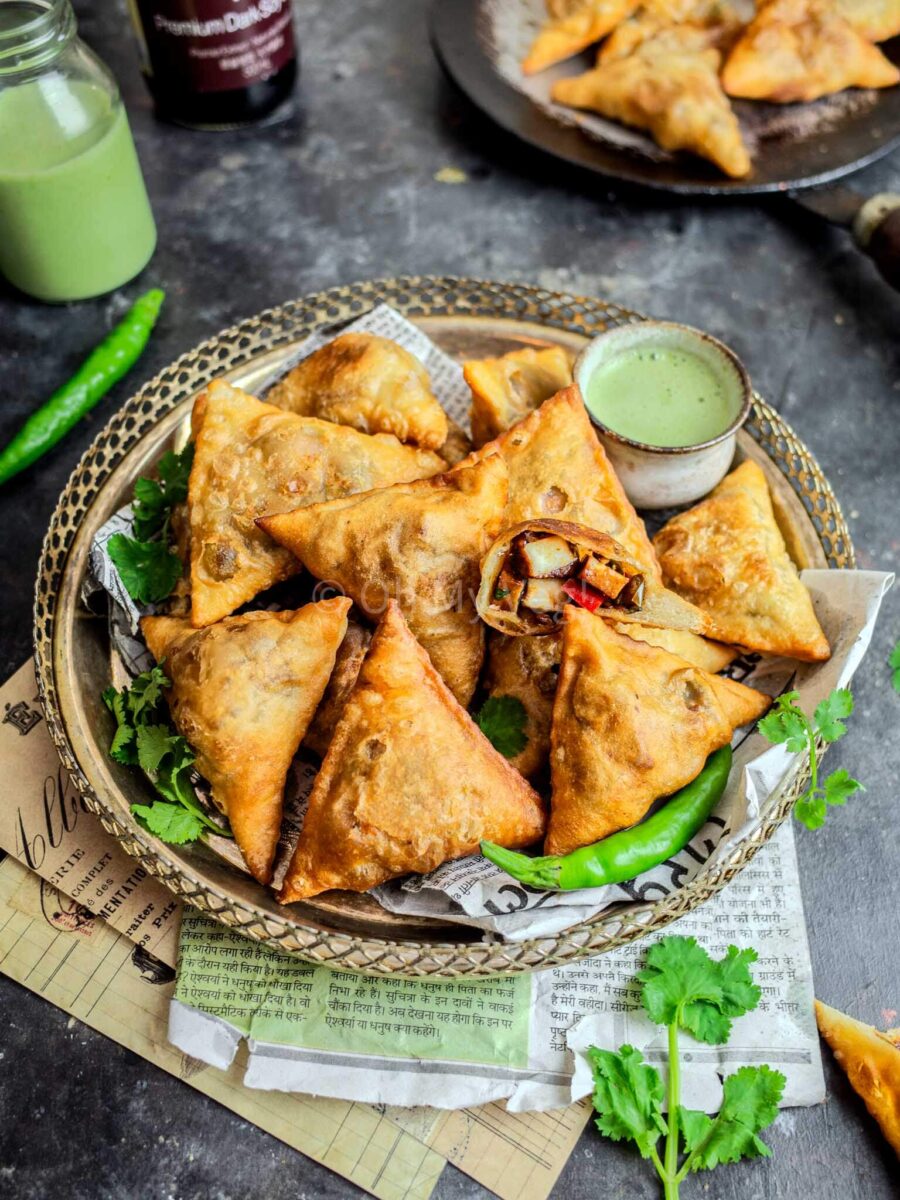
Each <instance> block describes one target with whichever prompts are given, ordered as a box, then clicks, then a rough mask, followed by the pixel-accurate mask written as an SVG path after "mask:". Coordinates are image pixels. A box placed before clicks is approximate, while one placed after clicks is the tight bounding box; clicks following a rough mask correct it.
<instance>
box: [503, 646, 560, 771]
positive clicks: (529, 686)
mask: <svg viewBox="0 0 900 1200" xmlns="http://www.w3.org/2000/svg"><path fill="white" fill-rule="evenodd" d="M561 633H562V631H561V630H560V631H559V632H557V633H553V634H549V635H547V636H544V635H540V636H525V637H507V636H506V635H505V634H502V633H497V632H495V631H494V630H491V632H490V633H489V634H488V645H487V655H486V658H487V662H486V665H485V671H484V690H485V692H486V694H487V696H488V697H489V698H491V699H495V700H499V699H502V697H504V696H512V697H513V699H515V700H518V701H519V703H520V704H521V705H522V707H523V709H524V712H525V722H524V725H523V730H522V731H523V733H524V734H525V737H526V738H527V741H526V742H525V745H524V746H523V747H522V749H521V750H520V751H519V752H518V754H515V755H513V756H512V757H511V758H510V759H509V761H510V762H511V763H512V765H513V766H514V767H515V768H516V770H517V771H519V772H521V774H522V775H524V776H525V777H526V779H533V778H534V777H535V776H536V775H537V774H538V773H539V772H540V771H542V770H543V768H544V767H545V766H546V765H547V761H548V758H549V755H550V724H551V721H552V718H553V697H554V695H555V694H556V684H557V681H558V679H559V659H560V648H561V647H560V643H561Z"/></svg>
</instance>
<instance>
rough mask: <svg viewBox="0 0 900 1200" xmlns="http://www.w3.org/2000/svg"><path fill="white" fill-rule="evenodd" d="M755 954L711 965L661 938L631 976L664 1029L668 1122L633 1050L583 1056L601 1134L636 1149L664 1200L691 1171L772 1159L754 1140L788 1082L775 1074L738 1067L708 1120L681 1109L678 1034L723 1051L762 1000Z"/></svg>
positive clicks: (694, 948) (691, 941) (658, 1082)
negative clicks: (735, 1026) (739, 1021)
mask: <svg viewBox="0 0 900 1200" xmlns="http://www.w3.org/2000/svg"><path fill="white" fill-rule="evenodd" d="M756 957H757V955H756V951H755V950H752V949H746V950H738V949H737V947H736V946H729V947H728V952H727V953H726V955H725V957H724V958H721V959H713V958H710V956H709V955H708V954H707V953H706V951H705V950H704V949H703V947H702V946H700V945H699V944H698V942H697V941H696V939H695V938H692V937H666V938H663V939H662V941H660V942H657V943H656V945H655V946H653V947H651V949H650V951H649V953H648V954H647V959H646V963H645V966H644V968H643V969H642V970H641V971H639V972H638V974H637V977H636V978H637V980H638V981H639V982H640V983H641V985H642V987H641V1003H642V1004H643V1007H644V1009H645V1011H646V1012H647V1015H648V1016H649V1017H650V1019H651V1021H653V1022H654V1023H655V1024H657V1025H665V1026H666V1028H667V1030H668V1083H667V1087H666V1089H665V1095H666V1116H663V1095H664V1089H663V1081H662V1079H661V1077H660V1074H659V1072H658V1071H657V1070H656V1068H655V1067H652V1066H650V1065H649V1064H648V1063H645V1062H644V1059H643V1055H642V1054H641V1053H640V1051H639V1050H636V1049H635V1048H634V1047H633V1046H627V1045H626V1046H620V1047H619V1049H618V1051H612V1050H601V1049H599V1048H598V1047H597V1046H591V1047H590V1049H589V1051H588V1057H589V1059H590V1062H591V1065H592V1067H593V1071H594V1096H593V1099H594V1109H595V1110H596V1113H597V1118H596V1124H597V1128H598V1129H599V1130H600V1132H601V1133H602V1134H603V1135H604V1137H608V1138H611V1139H612V1140H613V1141H617V1142H618V1141H633V1142H634V1143H635V1145H636V1146H637V1148H638V1151H639V1152H640V1154H641V1157H642V1158H645V1159H649V1160H650V1161H651V1162H652V1163H653V1165H654V1167H655V1168H656V1172H657V1174H658V1175H659V1178H660V1180H661V1181H662V1184H663V1191H664V1195H665V1198H666V1200H678V1195H679V1187H680V1185H681V1183H682V1181H683V1180H684V1179H685V1177H686V1176H687V1175H688V1174H689V1173H690V1172H691V1171H704V1170H711V1169H712V1168H713V1167H716V1166H718V1165H719V1164H720V1163H734V1162H739V1161H740V1160H741V1159H744V1158H759V1157H768V1156H769V1155H770V1154H771V1151H770V1150H769V1147H768V1146H767V1145H766V1143H765V1142H764V1141H762V1139H761V1138H760V1137H759V1134H760V1133H761V1131H762V1130H763V1129H765V1128H766V1127H767V1126H768V1125H771V1123H772V1122H773V1121H774V1120H775V1117H776V1115H777V1113H778V1102H779V1100H780V1099H781V1095H782V1092H783V1091H784V1085H785V1078H784V1076H783V1075H782V1074H781V1073H780V1072H778V1071H773V1070H772V1069H771V1067H765V1066H763V1067H741V1069H740V1070H738V1071H736V1072H735V1073H734V1074H733V1075H729V1076H728V1077H727V1078H726V1079H725V1081H724V1084H723V1089H722V1104H721V1107H720V1109H719V1112H718V1113H717V1114H716V1115H715V1116H712V1117H710V1116H707V1114H706V1113H703V1112H697V1111H695V1110H693V1109H688V1108H684V1107H682V1105H681V1103H680V1094H681V1081H680V1068H679V1048H678V1032H679V1030H682V1031H684V1032H685V1033H689V1034H690V1035H691V1036H692V1037H694V1038H696V1039H697V1040H698V1041H701V1042H706V1043H707V1044H708V1045H724V1043H726V1042H727V1041H728V1039H729V1037H730V1036H731V1024H732V1021H733V1020H734V1019H735V1018H736V1017H740V1016H743V1014H744V1013H747V1012H750V1011H752V1009H754V1008H755V1007H756V1006H757V1004H758V1003H759V998H760V989H759V988H758V987H757V985H756V984H755V983H754V982H753V979H752V977H751V975H750V965H751V964H752V963H753V962H755V961H756ZM663 1137H664V1138H665V1145H664V1148H663V1151H662V1154H660V1151H659V1140H660V1138H663Z"/></svg>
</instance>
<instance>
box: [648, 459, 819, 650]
mask: <svg viewBox="0 0 900 1200" xmlns="http://www.w3.org/2000/svg"><path fill="white" fill-rule="evenodd" d="M654 546H655V549H656V552H657V555H658V556H659V562H660V565H661V567H662V572H663V578H664V579H665V582H666V584H667V585H668V586H669V587H670V588H672V590H673V591H675V592H677V593H678V594H679V595H680V596H683V597H684V598H685V599H686V600H690V601H691V603H692V604H695V605H697V607H698V608H701V609H703V611H704V612H706V613H708V614H709V616H710V617H711V618H712V621H713V625H714V628H713V629H711V630H710V632H711V633H713V634H714V636H716V637H718V638H720V639H721V640H722V641H725V642H733V643H735V644H736V645H739V646H746V647H747V648H748V649H750V650H758V651H761V652H762V653H767V654H784V655H787V656H788V657H789V658H799V659H802V660H804V661H806V662H821V661H823V660H824V659H827V658H828V657H829V655H830V653H831V650H830V648H829V645H828V640H827V638H826V637H825V634H824V633H823V632H822V627H821V626H820V625H819V622H818V620H817V619H816V614H815V612H814V610H813V605H812V600H811V599H810V596H809V592H808V591H807V590H806V588H805V587H804V585H803V582H802V581H801V579H800V576H799V575H798V574H797V568H796V567H795V566H794V564H793V563H792V562H791V559H790V556H789V555H788V552H787V548H786V546H785V544H784V538H783V537H782V536H781V531H780V530H779V528H778V524H777V522H776V520H775V513H774V510H773V508H772V498H771V496H770V495H769V487H768V484H767V483H766V477H765V475H764V474H763V471H762V468H761V467H760V466H758V465H757V463H755V462H754V461H753V460H752V459H747V460H746V461H745V462H743V463H741V465H740V466H739V467H738V468H737V469H736V470H734V471H732V472H731V474H730V475H727V476H726V477H725V478H724V479H723V480H722V482H721V483H720V484H719V485H718V487H716V488H714V489H713V491H712V492H711V493H710V494H709V496H707V498H706V499H705V500H702V501H701V502H700V503H699V504H697V505H696V506H695V507H694V508H691V509H688V510H687V512H683V513H680V514H679V515H678V516H677V517H673V518H672V520H671V521H669V522H668V524H666V525H664V526H663V528H662V529H661V530H660V531H659V533H658V534H657V535H656V537H655V538H654Z"/></svg>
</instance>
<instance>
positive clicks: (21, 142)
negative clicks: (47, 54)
mask: <svg viewBox="0 0 900 1200" xmlns="http://www.w3.org/2000/svg"><path fill="white" fill-rule="evenodd" d="M155 245H156V227H155V225H154V223H153V215H152V213H151V211H150V202H149V200H148V199H147V192H146V189H145V187H144V180H143V177H142V175H141V168H140V165H139V163H138V159H137V154H136V153H135V149H134V143H133V141H132V138H131V130H130V129H129V127H128V119H127V117H126V115H125V110H124V108H123V106H122V103H121V101H120V100H119V99H118V97H117V96H115V95H113V94H111V93H110V92H109V91H107V90H105V89H104V88H103V87H100V86H96V85H94V84H93V83H89V82H85V81H81V80H71V79H67V78H65V77H64V76H62V75H60V74H47V75H44V76H43V77H40V78H38V79H34V80H32V81H30V82H27V83H22V84H20V85H18V86H15V87H9V88H5V89H3V90H2V91H0V271H2V273H3V274H4V275H5V276H6V277H7V279H9V281H10V282H11V283H13V284H15V286H16V287H18V288H20V289H21V290H22V291H23V292H28V293H29V294H30V295H32V296H36V297H38V299H40V300H52V301H65V300H81V299H84V298H85V297H88V296H98V295H102V294H103V293H104V292H109V291H112V290H113V289H114V288H117V287H119V286H120V285H121V284H123V283H126V282H127V281H128V280H129V279H131V278H133V277H134V276H135V275H137V273H138V272H139V271H140V270H142V268H143V267H144V266H146V264H147V262H148V261H149V259H150V256H151V255H152V253H153V250H154V247H155Z"/></svg>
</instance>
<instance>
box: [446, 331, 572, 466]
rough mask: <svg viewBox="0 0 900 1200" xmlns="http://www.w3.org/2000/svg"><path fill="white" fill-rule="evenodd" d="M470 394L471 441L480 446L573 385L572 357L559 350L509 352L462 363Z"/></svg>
mask: <svg viewBox="0 0 900 1200" xmlns="http://www.w3.org/2000/svg"><path fill="white" fill-rule="evenodd" d="M463 375H465V377H466V383H467V384H468V385H469V388H470V389H471V392H472V408H471V411H470V419H471V425H472V441H473V442H474V443H475V445H476V446H483V445H484V444H485V442H489V441H490V440H491V439H492V438H495V437H498V436H499V435H500V434H501V433H503V432H505V430H507V429H511V428H512V426H513V425H515V424H516V423H517V422H519V421H521V420H522V418H523V417H527V416H528V414H529V413H531V412H534V410H535V409H536V408H539V407H540V406H541V405H542V404H543V403H544V401H545V400H549V399H550V397H551V396H555V395H556V393H557V392H558V391H560V390H561V389H562V388H564V387H568V386H569V385H570V384H571V382H572V356H571V354H570V353H569V352H568V350H564V349H563V348H562V346H547V347H545V348H543V349H536V348H535V347H533V346H525V347H521V348H520V349H518V350H511V351H510V352H509V354H504V355H502V356H501V357H499V358H476V359H470V360H469V361H468V362H465V363H463Z"/></svg>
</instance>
